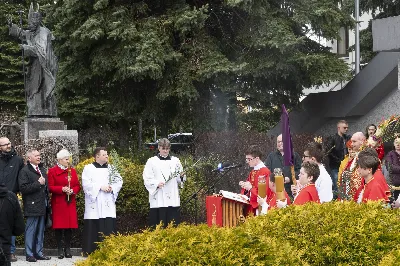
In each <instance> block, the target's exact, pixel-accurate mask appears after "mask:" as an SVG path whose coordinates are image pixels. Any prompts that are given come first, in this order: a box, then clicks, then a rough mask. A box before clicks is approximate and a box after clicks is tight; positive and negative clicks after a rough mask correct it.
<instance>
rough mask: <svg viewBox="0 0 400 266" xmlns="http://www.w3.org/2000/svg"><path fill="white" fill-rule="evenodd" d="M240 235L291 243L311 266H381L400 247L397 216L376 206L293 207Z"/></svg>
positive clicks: (251, 223) (246, 226) (251, 225)
mask: <svg viewBox="0 0 400 266" xmlns="http://www.w3.org/2000/svg"><path fill="white" fill-rule="evenodd" d="M242 230H244V231H245V232H248V233H249V234H254V235H258V234H261V233H263V232H264V233H266V234H268V235H270V236H274V237H276V238H277V239H279V240H284V241H287V242H289V243H290V244H291V245H292V246H294V247H295V248H296V249H298V250H303V251H304V254H303V256H302V258H303V259H304V260H305V261H306V262H308V263H310V264H312V265H378V264H379V262H380V261H381V259H382V258H383V257H384V256H385V255H387V254H389V253H390V252H391V251H392V250H394V249H395V248H396V246H397V245H398V244H399V243H400V237H399V236H400V221H399V213H398V212H397V211H393V210H391V209H385V208H383V207H382V206H381V205H380V204H378V203H368V204H361V205H360V204H357V203H355V202H344V203H341V202H334V203H325V204H322V205H316V204H308V205H305V206H296V207H295V206H291V207H290V208H286V209H283V210H279V211H271V212H269V213H268V215H266V216H263V217H256V218H254V219H250V220H248V221H247V222H246V223H245V224H244V225H243V226H242Z"/></svg>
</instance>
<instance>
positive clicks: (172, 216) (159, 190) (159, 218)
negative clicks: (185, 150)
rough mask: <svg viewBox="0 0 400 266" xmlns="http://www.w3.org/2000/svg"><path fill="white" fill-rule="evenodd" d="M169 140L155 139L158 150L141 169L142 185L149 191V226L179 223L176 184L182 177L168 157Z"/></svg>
mask: <svg viewBox="0 0 400 266" xmlns="http://www.w3.org/2000/svg"><path fill="white" fill-rule="evenodd" d="M170 149H171V143H170V142H169V140H168V139H166V138H163V139H160V140H159V141H158V151H159V153H158V154H157V155H156V156H154V157H152V158H150V159H148V160H147V162H146V165H145V167H144V171H143V180H144V185H145V187H146V189H147V191H148V192H149V203H150V213H149V225H150V226H151V227H153V228H154V227H155V226H157V225H158V224H159V223H160V222H162V223H163V226H164V227H166V226H167V225H168V224H169V223H171V222H173V223H174V224H176V225H177V224H179V223H180V214H179V207H180V197H179V185H180V184H181V185H182V184H183V182H184V181H185V180H186V176H185V174H184V172H183V167H182V164H181V162H180V161H179V159H178V158H177V157H174V156H170V155H169V152H170Z"/></svg>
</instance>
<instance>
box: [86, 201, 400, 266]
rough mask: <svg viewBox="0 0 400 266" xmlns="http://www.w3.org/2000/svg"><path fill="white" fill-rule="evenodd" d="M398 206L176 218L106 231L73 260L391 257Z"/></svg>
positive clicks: (334, 261)
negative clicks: (226, 222)
mask: <svg viewBox="0 0 400 266" xmlns="http://www.w3.org/2000/svg"><path fill="white" fill-rule="evenodd" d="M399 218H400V216H399V212H398V211H396V210H391V209H385V208H383V207H382V206H381V205H380V204H378V203H368V204H361V205H359V204H356V203H354V202H345V203H341V202H334V203H325V204H322V205H316V204H307V205H304V206H290V207H288V208H286V209H282V210H273V211H270V212H269V213H268V214H267V215H265V216H260V217H254V218H248V219H247V221H246V222H245V223H244V224H243V225H241V226H239V227H236V228H231V229H228V228H216V227H213V228H208V227H207V226H206V225H201V226H193V225H192V226H190V225H181V226H179V227H178V228H168V229H166V230H162V229H159V228H158V229H157V230H155V231H152V232H151V231H144V232H143V233H140V234H133V235H118V236H112V237H109V238H107V239H106V240H105V241H104V242H103V243H102V244H101V245H100V249H99V250H97V251H96V252H94V253H93V254H92V255H90V256H89V258H88V259H87V260H86V261H84V262H81V263H79V264H78V265H82V266H83V265H98V264H100V263H102V264H105V265H374V266H375V265H380V266H387V265H388V266H390V265H393V266H394V265H399V262H400V249H399V243H400V241H399V240H400V220H399Z"/></svg>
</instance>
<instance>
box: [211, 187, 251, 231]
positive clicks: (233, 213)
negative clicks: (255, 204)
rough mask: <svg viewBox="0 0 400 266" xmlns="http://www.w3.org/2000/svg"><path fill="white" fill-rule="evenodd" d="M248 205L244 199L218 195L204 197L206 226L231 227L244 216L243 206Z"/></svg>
mask: <svg viewBox="0 0 400 266" xmlns="http://www.w3.org/2000/svg"><path fill="white" fill-rule="evenodd" d="M246 205H248V203H246V201H245V200H239V201H238V200H235V199H232V198H226V197H223V196H220V195H213V196H207V197H206V209H207V224H208V226H226V227H233V226H236V225H238V224H239V220H240V219H242V218H244V213H243V208H244V207H245V206H246Z"/></svg>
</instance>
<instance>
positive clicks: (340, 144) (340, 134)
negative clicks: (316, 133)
mask: <svg viewBox="0 0 400 266" xmlns="http://www.w3.org/2000/svg"><path fill="white" fill-rule="evenodd" d="M348 128H349V125H348V123H347V122H346V121H345V120H340V121H339V122H338V123H337V133H336V134H335V135H333V136H330V137H329V139H328V144H327V151H329V153H328V157H329V168H330V170H331V178H332V185H333V191H334V192H337V180H338V172H339V167H340V163H341V162H342V161H343V159H344V156H345V155H346V154H347V153H348V151H347V147H346V142H347V141H349V140H350V139H351V136H349V135H346V133H347V130H348Z"/></svg>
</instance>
